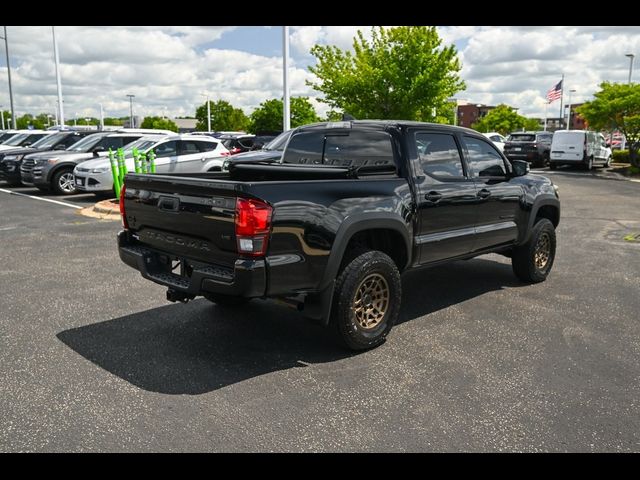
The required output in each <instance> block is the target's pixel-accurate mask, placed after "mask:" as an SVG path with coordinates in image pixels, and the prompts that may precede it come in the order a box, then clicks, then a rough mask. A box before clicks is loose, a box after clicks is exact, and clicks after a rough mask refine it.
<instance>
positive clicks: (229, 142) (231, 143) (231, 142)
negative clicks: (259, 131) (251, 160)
mask: <svg viewBox="0 0 640 480" xmlns="http://www.w3.org/2000/svg"><path fill="white" fill-rule="evenodd" d="M255 137H256V136H255V135H249V134H237V135H221V136H220V137H219V140H220V141H221V142H222V144H223V145H224V146H225V147H227V150H229V154H231V155H235V154H236V153H243V152H248V151H249V150H253V142H254V139H255Z"/></svg>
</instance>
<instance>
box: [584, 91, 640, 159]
mask: <svg viewBox="0 0 640 480" xmlns="http://www.w3.org/2000/svg"><path fill="white" fill-rule="evenodd" d="M594 97H595V99H594V100H592V101H591V102H586V103H585V104H584V105H582V106H580V107H578V108H577V112H578V113H579V114H580V115H582V116H583V117H584V119H585V120H586V121H587V122H588V123H589V126H590V127H591V128H595V129H598V130H604V129H607V130H613V129H616V130H619V131H620V132H621V133H622V134H623V135H624V136H625V138H626V139H627V145H628V146H629V159H630V161H631V164H632V165H633V166H634V167H636V168H638V167H640V158H639V157H638V147H639V145H638V143H639V142H640V84H638V83H631V84H623V83H610V82H602V83H601V84H600V91H599V92H596V93H595V94H594Z"/></svg>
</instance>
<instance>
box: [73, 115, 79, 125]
mask: <svg viewBox="0 0 640 480" xmlns="http://www.w3.org/2000/svg"><path fill="white" fill-rule="evenodd" d="M73 126H74V127H77V126H78V112H76V114H75V115H74V116H73Z"/></svg>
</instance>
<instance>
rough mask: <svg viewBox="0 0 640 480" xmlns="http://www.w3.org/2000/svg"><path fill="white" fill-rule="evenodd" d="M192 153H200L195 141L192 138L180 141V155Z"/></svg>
mask: <svg viewBox="0 0 640 480" xmlns="http://www.w3.org/2000/svg"><path fill="white" fill-rule="evenodd" d="M194 153H200V149H199V148H198V145H197V144H196V142H194V141H192V140H182V141H180V155H193V154H194Z"/></svg>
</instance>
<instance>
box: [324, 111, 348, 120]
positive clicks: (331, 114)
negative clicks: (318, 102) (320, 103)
mask: <svg viewBox="0 0 640 480" xmlns="http://www.w3.org/2000/svg"><path fill="white" fill-rule="evenodd" d="M342 115H344V113H342V112H337V111H335V110H329V111H328V112H327V115H326V117H325V118H324V121H325V122H339V121H340V120H342Z"/></svg>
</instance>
